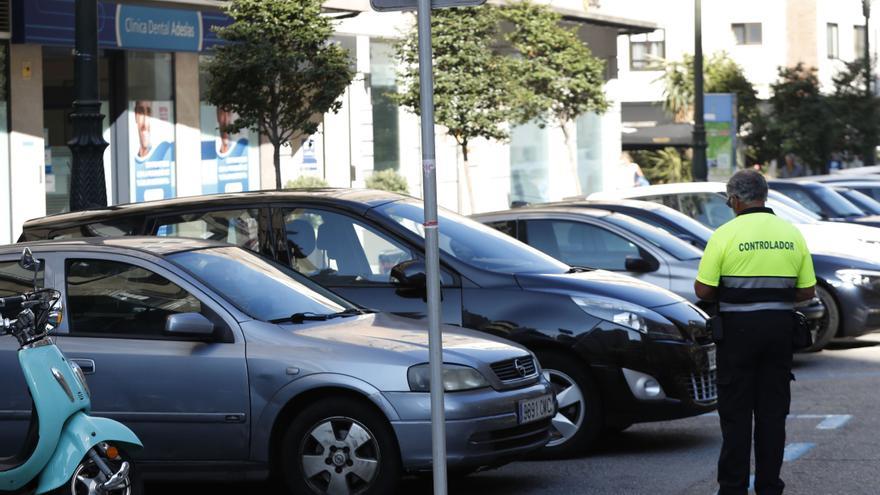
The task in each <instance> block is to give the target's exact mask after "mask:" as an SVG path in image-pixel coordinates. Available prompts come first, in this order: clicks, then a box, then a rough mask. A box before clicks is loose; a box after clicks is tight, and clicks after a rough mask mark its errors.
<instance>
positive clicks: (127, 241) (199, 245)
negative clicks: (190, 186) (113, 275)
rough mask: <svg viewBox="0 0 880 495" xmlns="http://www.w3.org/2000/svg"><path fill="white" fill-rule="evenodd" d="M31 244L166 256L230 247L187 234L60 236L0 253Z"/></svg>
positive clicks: (9, 249)
mask: <svg viewBox="0 0 880 495" xmlns="http://www.w3.org/2000/svg"><path fill="white" fill-rule="evenodd" d="M26 247H30V248H31V249H32V250H33V251H35V252H38V251H94V252H107V250H108V249H110V250H113V251H115V252H120V251H139V252H142V253H148V254H153V255H158V256H167V255H170V254H174V253H181V252H184V251H194V250H197V249H207V248H212V247H230V245H229V244H225V243H222V242H217V241H208V240H203V239H188V238H185V237H148V236H131V237H84V238H77V239H58V240H49V241H33V242H21V243H18V244H9V245H6V246H0V254H9V253H20V252H21V250H22V249H24V248H26Z"/></svg>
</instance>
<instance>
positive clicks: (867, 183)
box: [828, 180, 880, 187]
mask: <svg viewBox="0 0 880 495" xmlns="http://www.w3.org/2000/svg"><path fill="white" fill-rule="evenodd" d="M828 185H829V186H831V187H880V181H876V180H848V181H843V182H831V183H829V184H828Z"/></svg>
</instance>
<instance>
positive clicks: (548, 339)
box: [0, 189, 717, 493]
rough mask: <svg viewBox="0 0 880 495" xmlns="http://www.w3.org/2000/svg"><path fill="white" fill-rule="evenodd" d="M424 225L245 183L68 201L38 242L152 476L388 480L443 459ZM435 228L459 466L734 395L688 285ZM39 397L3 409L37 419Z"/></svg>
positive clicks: (312, 485) (373, 194) (87, 354)
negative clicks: (720, 389) (430, 359)
mask: <svg viewBox="0 0 880 495" xmlns="http://www.w3.org/2000/svg"><path fill="white" fill-rule="evenodd" d="M423 218H424V212H423V209H422V205H421V203H420V202H419V201H417V200H414V199H412V198H408V197H405V196H401V195H397V194H392V193H386V192H378V191H352V190H334V189H326V190H314V191H308V192H304V191H297V192H287V191H285V192H257V193H237V194H222V195H214V196H206V197H199V198H180V199H175V200H166V201H158V202H150V203H141V204H132V205H122V206H116V207H113V208H109V209H104V210H94V211H86V212H77V213H69V214H61V215H54V216H50V217H46V218H43V219H37V220H32V221H29V222H27V223H26V224H25V226H24V233H23V235H22V238H21V239H20V240H21V241H25V242H29V243H30V244H29V245H30V246H31V248H32V249H33V251H34V253H35V255H36V256H42V257H43V258H44V259H45V260H46V262H47V265H46V270H45V272H44V274H43V277H44V278H43V283H45V284H46V285H52V286H54V287H57V288H59V290H61V291H62V299H63V300H64V302H65V305H66V306H65V308H66V311H67V313H68V314H69V318H68V319H67V321H66V323H65V324H64V325H62V326H61V327H60V328H59V329H58V338H59V344H60V345H61V347H62V348H63V349H64V350H65V352H66V353H67V355H68V356H70V357H71V358H72V359H75V360H79V361H80V362H81V363H82V364H81V366H82V367H83V369H84V370H86V372H87V373H90V379H91V382H92V387H93V388H94V389H96V396H97V397H98V398H99V399H98V401H101V402H96V403H95V405H94V408H95V411H96V414H99V415H108V416H111V417H115V418H118V419H121V420H123V421H125V422H126V423H127V424H129V425H130V426H131V427H132V429H133V430H134V431H135V432H136V433H137V434H138V435H139V436H140V438H141V439H143V440H144V444H145V446H146V448H145V450H144V451H143V453H142V455H141V457H142V458H140V459H138V460H139V461H140V462H139V465H142V466H146V468H145V469H150V470H151V473H152V474H153V476H154V477H156V476H165V475H167V474H168V470H167V469H161V467H163V466H166V467H167V466H168V465H169V463H172V462H173V464H174V466H175V471H176V472H183V473H186V474H185V475H186V476H187V477H196V476H198V477H214V478H216V477H218V476H227V477H239V478H242V477H255V476H262V475H265V474H266V473H268V472H276V473H283V475H284V476H283V477H284V478H285V479H286V481H287V484H288V487H289V488H290V489H291V491H293V492H295V493H325V492H332V493H362V492H363V493H389V491H388V487H389V486H391V485H392V484H393V483H394V481H395V480H396V479H397V478H398V477H399V476H400V474H401V473H404V472H419V471H427V470H430V467H431V451H430V434H429V431H430V429H429V422H428V421H429V411H430V408H429V397H428V393H427V390H428V383H427V380H428V378H427V367H426V364H425V363H426V361H427V335H426V332H425V331H424V322H423V321H419V319H421V318H423V317H424V316H425V311H426V307H425V306H426V305H425V297H426V291H425V264H424V252H423V246H424V239H423V234H424V232H423V230H422V224H423ZM622 222H623V224H624V225H628V223H627V221H626V220H622ZM440 223H441V230H440V233H441V234H440V235H441V239H440V243H441V280H442V306H443V320H444V323H446V324H448V325H452V326H447V327H446V328H444V334H445V337H444V346H445V355H444V361H445V369H444V378H445V379H444V387H445V388H446V390H448V391H449V395H448V396H447V402H446V408H447V419H448V436H447V443H448V445H449V459H448V462H449V465H450V469H453V470H457V471H462V472H466V471H470V470H474V469H480V468H485V467H492V466H496V465H499V464H501V463H504V462H507V461H509V460H511V459H513V458H517V457H521V456H523V455H525V454H529V453H531V454H533V455H536V456H539V457H559V456H569V455H577V454H580V453H583V452H586V451H587V450H588V449H589V448H590V447H591V446H592V445H594V443H595V442H596V440H597V438H598V437H599V435H600V434H601V433H602V432H603V431H607V430H617V431H619V430H622V429H624V428H626V427H628V426H629V425H630V424H633V423H636V422H644V421H659V420H667V419H675V418H683V417H688V416H693V415H698V414H703V413H705V412H708V411H712V410H713V409H714V408H715V407H716V400H717V388H716V385H715V347H714V345H713V344H712V343H711V342H710V338H709V335H708V333H707V331H706V315H705V313H703V312H702V311H701V310H700V309H699V308H697V307H696V306H695V305H694V304H692V303H691V302H690V301H688V300H687V299H686V298H684V297H681V296H680V295H677V294H675V293H674V292H672V291H670V290H667V288H675V289H677V290H679V292H681V293H684V291H683V290H682V289H680V288H679V287H678V285H680V284H678V283H677V284H676V285H675V287H673V284H672V283H671V282H669V283H667V284H666V286H665V287H663V288H661V287H658V286H656V285H654V284H653V283H651V282H658V281H659V279H650V278H649V277H647V276H645V277H642V278H643V280H639V279H638V278H634V277H630V276H627V275H624V274H619V273H614V271H611V270H607V269H595V268H586V267H583V266H579V265H581V264H585V265H591V266H594V267H599V266H600V265H599V264H597V263H586V262H585V263H580V262H579V263H577V264H569V263H565V262H563V261H559V260H557V259H554V258H553V257H551V256H548V255H546V254H544V253H542V252H541V251H539V250H537V249H534V248H531V247H529V246H528V245H526V244H524V243H521V242H519V241H517V240H515V239H513V238H512V237H510V236H508V235H504V234H502V233H500V232H497V231H496V230H494V229H491V228H489V227H486V226H484V225H482V224H480V223H479V222H477V221H474V220H472V219H468V218H464V217H461V216H459V215H455V214H452V213H449V212H441V218H440ZM653 234H654V231H653V230H649V232H647V233H644V235H645V236H648V237H650V238H653V237H654V236H653ZM120 236H134V237H122V238H121V237H120ZM137 236H150V237H137ZM83 238H87V239H85V240H84V239H83ZM88 238H91V239H88ZM655 241H656V239H655ZM649 242H651V241H649ZM218 243H223V244H218ZM650 245H651V246H654V244H650ZM16 249H19V248H18V247H14V248H9V250H8V256H9V257H10V259H12V256H13V254H14V252H15V250H16ZM650 249H652V251H651V253H650V254H651V255H652V256H655V255H656V256H659V254H657V253H659V249H660V248H659V247H651V248H650ZM675 249H676V251H675V253H674V254H671V255H669V256H670V261H672V258H675V256H676V255H678V256H681V259H679V258H675V259H677V260H678V261H687V262H690V263H692V262H693V260H694V259H695V258H694V257H695V256H698V254H699V250H698V249H696V248H694V247H693V246H691V245H690V244H688V243H686V242H683V241H680V242H679V243H678V245H676V246H675ZM4 253H5V252H4ZM665 259H666V258H664V260H665ZM0 261H2V259H0ZM649 263H650V261H649V259H648V258H647V257H642V261H634V262H630V264H631V268H638V269H642V268H644V267H646V266H648V264H649ZM3 266H4V265H2V263H0V283H2V281H3V280H7V279H8V280H9V281H10V282H9V283H10V284H12V285H11V286H10V287H9V289H8V290H15V289H16V288H15V287H14V283H13V282H14V281H15V280H17V278H16V277H17V276H19V274H16V273H14V270H15V268H14V267H13V266H11V265H10V266H9V269H10V270H12V272H11V273H10V274H9V275H8V276H5V275H2V273H3V270H2V268H3ZM608 268H615V267H613V266H611V265H609V266H608ZM624 268H625V267H624ZM641 273H646V272H641ZM0 287H2V286H0ZM373 311H378V312H373ZM172 314H183V315H186V316H184V317H182V318H184V319H185V321H186V322H187V324H186V325H180V324H178V325H176V326H173V327H169V326H168V324H167V322H168V321H169V319H168V318H169V316H170V315H172ZM177 319H180V317H178V318H177ZM458 327H461V328H458ZM0 352H2V351H0ZM12 359H13V358H12V356H11V353H8V352H7V353H5V355H4V354H0V368H3V369H5V367H7V366H9V367H10V368H11V364H8V363H12ZM98 391H100V392H98ZM25 395H26V394H24V395H23V394H21V393H20V394H18V395H15V394H12V395H11V396H10V397H9V398H8V402H9V403H7V404H2V403H0V415H2V414H7V415H9V418H5V419H15V418H18V417H24V416H25V415H24V411H26V410H27V406H28V401H27V400H26V396H25ZM0 400H7V399H0ZM7 411H8V412H7ZM14 423H15V421H11V422H9V421H0V439H2V440H0V445H3V446H5V445H15V444H16V443H15V441H14V440H16V439H18V438H17V437H15V432H18V431H19V430H21V428H20V425H15V424H14ZM426 428H427V429H426ZM215 431H216V432H218V433H213V432H215ZM203 436H204V437H208V438H207V440H205V441H200V439H201V438H202V437H203ZM7 439H8V440H9V441H6V440H7ZM19 440H20V439H19ZM151 468H159V469H151Z"/></svg>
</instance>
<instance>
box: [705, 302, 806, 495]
mask: <svg viewBox="0 0 880 495" xmlns="http://www.w3.org/2000/svg"><path fill="white" fill-rule="evenodd" d="M722 320H723V326H724V340H723V342H722V343H721V344H719V345H718V414H719V416H720V417H721V434H722V436H723V443H722V446H721V456H720V457H719V459H718V483H719V485H720V488H721V489H720V491H719V495H745V494H746V493H747V490H748V484H749V466H750V460H751V455H750V454H751V446H752V445H751V443H752V442H751V440H752V438H751V437H752V416H754V420H755V491H756V492H757V493H758V494H759V495H775V494H781V493H782V490H783V488H784V487H785V483H783V482H782V480H781V479H780V478H779V471H780V469H781V468H782V453H783V451H784V449H785V418H786V416H787V415H788V411H789V406H790V404H791V379H792V378H793V375H792V374H791V358H792V349H791V336H792V330H793V326H794V318H793V315H792V312H791V311H754V312H748V313H723V314H722Z"/></svg>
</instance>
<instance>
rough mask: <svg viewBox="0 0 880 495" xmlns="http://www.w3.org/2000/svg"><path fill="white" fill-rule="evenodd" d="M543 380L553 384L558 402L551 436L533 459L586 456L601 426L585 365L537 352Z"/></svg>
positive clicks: (599, 409) (597, 400)
mask: <svg viewBox="0 0 880 495" xmlns="http://www.w3.org/2000/svg"><path fill="white" fill-rule="evenodd" d="M538 360H539V361H540V362H541V367H542V368H543V370H544V377H545V378H547V380H548V381H549V382H550V383H551V384H552V385H553V390H554V392H555V393H556V400H557V401H558V403H559V407H558V410H557V412H556V416H554V417H553V421H552V424H553V434H552V437H551V439H550V442H549V443H547V446H546V447H544V448H543V449H541V450H540V451H539V452H538V453H537V454H536V456H537V457H539V458H545V459H554V458H561V457H571V456H574V455H579V454H584V453H586V452H587V451H588V450H589V449H590V448H591V447H592V446H593V445H594V444H595V442H596V440H597V439H598V438H599V435H600V434H601V433H602V428H603V426H604V419H603V415H602V400H601V398H600V397H599V393H598V391H597V389H596V385H595V384H594V383H593V380H592V378H591V377H590V375H589V373H588V372H587V371H586V369H585V368H586V367H587V366H586V364H584V363H583V362H579V361H578V360H576V359H574V358H571V357H569V356H566V355H564V354H559V353H555V352H546V353H539V354H538Z"/></svg>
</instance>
